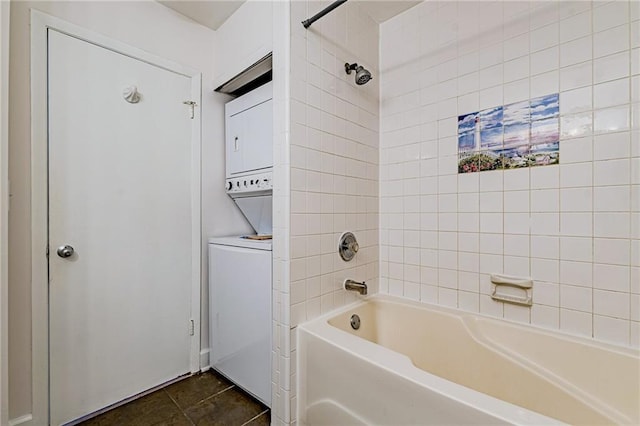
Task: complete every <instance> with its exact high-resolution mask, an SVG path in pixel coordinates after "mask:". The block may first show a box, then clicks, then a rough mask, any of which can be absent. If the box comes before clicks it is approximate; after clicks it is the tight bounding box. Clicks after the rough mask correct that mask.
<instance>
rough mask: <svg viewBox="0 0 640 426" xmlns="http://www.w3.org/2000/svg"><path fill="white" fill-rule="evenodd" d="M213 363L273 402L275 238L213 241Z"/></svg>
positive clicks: (239, 238)
mask: <svg viewBox="0 0 640 426" xmlns="http://www.w3.org/2000/svg"><path fill="white" fill-rule="evenodd" d="M209 312H210V321H209V324H210V341H211V355H210V358H211V366H212V367H213V368H214V369H215V370H217V371H219V372H220V373H222V374H223V375H224V376H226V377H227V378H229V379H230V380H231V381H232V382H234V383H235V384H237V385H238V386H240V387H241V388H243V389H244V390H246V391H247V392H249V393H250V394H252V395H253V396H255V397H256V398H258V399H259V400H260V401H262V403H264V404H265V405H267V406H269V407H270V406H271V240H264V241H254V240H247V239H244V238H241V237H223V238H210V239H209Z"/></svg>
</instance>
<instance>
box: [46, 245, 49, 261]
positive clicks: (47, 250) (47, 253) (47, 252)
mask: <svg viewBox="0 0 640 426" xmlns="http://www.w3.org/2000/svg"><path fill="white" fill-rule="evenodd" d="M45 253H46V255H47V259H48V258H49V246H47V249H46V250H45Z"/></svg>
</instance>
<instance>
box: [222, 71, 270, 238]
mask: <svg viewBox="0 0 640 426" xmlns="http://www.w3.org/2000/svg"><path fill="white" fill-rule="evenodd" d="M272 98H273V83H271V82H269V83H266V84H264V85H262V86H260V87H258V88H257V89H255V90H252V91H251V92H249V93H246V94H245V95H242V96H240V97H238V98H236V99H234V100H232V101H230V102H227V104H226V105H225V151H226V176H227V179H226V191H227V194H228V195H229V196H230V197H231V198H233V200H234V201H235V202H236V204H237V205H238V207H239V208H240V210H241V211H242V213H243V214H244V215H245V217H246V218H247V220H248V221H249V223H250V224H251V226H252V227H253V229H254V230H255V231H256V233H257V234H258V235H271V233H272V226H271V224H272V216H271V210H272V202H271V199H272V198H271V195H272V188H273V187H272V183H271V179H272V174H273V99H272Z"/></svg>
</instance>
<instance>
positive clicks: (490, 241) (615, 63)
mask: <svg viewBox="0 0 640 426" xmlns="http://www.w3.org/2000/svg"><path fill="white" fill-rule="evenodd" d="M480 6H481V7H480ZM380 73H381V75H380V87H381V94H380V289H381V291H382V292H388V293H391V294H396V295H401V296H404V297H408V298H411V299H415V300H421V301H425V302H435V303H439V304H443V305H447V306H455V307H458V308H460V309H464V310H469V311H479V312H481V313H484V314H487V315H492V316H496V317H501V318H508V319H512V320H516V321H523V322H531V323H533V324H536V325H539V326H543V327H548V328H556V329H561V330H564V331H568V332H571V333H577V334H581V335H586V336H592V337H593V338H595V339H599V340H604V341H610V342H615V343H618V344H622V345H632V346H638V344H639V342H640V335H638V333H639V330H640V322H639V315H640V313H639V312H640V295H639V294H640V283H639V280H640V241H639V240H638V238H640V235H639V234H640V186H638V184H639V183H640V104H638V102H639V101H640V95H638V93H640V90H638V88H639V87H640V76H639V74H640V8H638V6H637V4H635V2H628V1H615V2H608V3H607V2H580V1H578V2H567V1H563V2H500V1H495V2H483V3H482V4H481V5H480V3H475V2H466V1H460V2H448V1H446V2H445V1H443V2H436V1H429V2H424V3H422V4H420V5H418V6H416V7H414V8H412V9H409V10H408V11H407V12H405V13H403V14H401V15H399V16H396V17H395V18H392V19H390V20H389V21H386V22H384V23H383V24H381V26H380ZM556 92H559V93H560V114H561V117H560V122H561V125H560V131H561V142H560V165H557V166H546V167H534V168H530V169H521V170H506V171H491V172H481V173H473V174H463V175H458V174H457V167H456V154H457V153H456V149H457V141H456V120H457V115H458V114H464V113H468V112H472V111H477V110H478V109H482V108H488V107H493V106H498V105H503V104H507V103H510V102H514V101H519V100H525V99H529V98H533V97H537V96H540V95H545V94H550V93H556ZM491 272H505V273H507V272H508V273H514V274H518V275H527V276H528V275H530V276H532V277H533V278H534V280H535V285H534V306H533V307H532V308H530V309H529V308H522V307H514V306H510V305H503V304H502V303H498V302H494V301H493V300H491V298H490V297H489V293H490V291H491V286H490V284H489V281H488V274H489V273H491Z"/></svg>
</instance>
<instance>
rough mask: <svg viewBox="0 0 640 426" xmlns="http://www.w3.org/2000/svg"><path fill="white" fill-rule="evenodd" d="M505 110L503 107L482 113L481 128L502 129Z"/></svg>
mask: <svg viewBox="0 0 640 426" xmlns="http://www.w3.org/2000/svg"><path fill="white" fill-rule="evenodd" d="M502 117H503V108H502V107H501V106H499V107H495V108H489V109H485V110H483V111H480V127H481V129H482V130H485V129H491V128H494V127H498V126H500V127H502Z"/></svg>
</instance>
